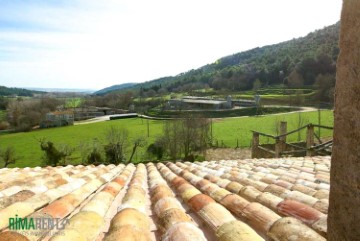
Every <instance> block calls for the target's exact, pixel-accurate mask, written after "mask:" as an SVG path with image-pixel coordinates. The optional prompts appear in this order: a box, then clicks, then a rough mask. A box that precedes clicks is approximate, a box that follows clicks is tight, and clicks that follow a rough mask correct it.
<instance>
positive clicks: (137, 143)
mask: <svg viewBox="0 0 360 241" xmlns="http://www.w3.org/2000/svg"><path fill="white" fill-rule="evenodd" d="M145 144H146V141H145V138H144V137H138V138H135V139H134V141H133V149H132V152H131V155H130V158H129V162H131V161H132V159H133V157H134V154H135V152H136V149H137V148H138V147H144V146H145Z"/></svg>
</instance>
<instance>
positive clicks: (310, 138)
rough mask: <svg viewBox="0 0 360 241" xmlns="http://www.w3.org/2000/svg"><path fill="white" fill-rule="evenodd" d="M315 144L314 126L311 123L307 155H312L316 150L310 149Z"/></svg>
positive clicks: (307, 136) (307, 140)
mask: <svg viewBox="0 0 360 241" xmlns="http://www.w3.org/2000/svg"><path fill="white" fill-rule="evenodd" d="M313 145H314V126H313V125H312V124H309V125H308V126H307V132H306V155H307V156H312V155H313V154H314V151H312V150H310V148H311V147H312V146H313Z"/></svg>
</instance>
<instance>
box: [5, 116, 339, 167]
mask: <svg viewBox="0 0 360 241" xmlns="http://www.w3.org/2000/svg"><path fill="white" fill-rule="evenodd" d="M301 116H302V119H303V120H304V121H303V124H306V123H310V122H312V123H318V113H317V112H316V111H315V112H304V113H301ZM298 117H299V114H298V113H293V114H279V115H271V116H263V117H243V118H225V119H214V120H213V137H214V139H216V140H218V142H219V144H221V142H223V143H224V144H225V145H226V146H228V147H236V143H237V140H238V141H239V145H240V146H243V147H248V146H250V142H251V138H252V133H251V130H257V131H260V132H264V133H268V134H276V133H275V132H276V131H275V128H274V125H275V123H277V122H279V121H288V131H290V130H293V129H296V128H297V123H298ZM147 122H148V120H143V119H139V118H134V119H124V120H115V121H107V122H98V123H93V124H86V125H76V126H68V127H60V128H52V129H43V130H37V131H32V132H28V133H14V134H2V135H0V148H3V147H6V146H13V147H14V148H15V150H16V153H17V156H18V157H19V158H20V159H19V160H18V161H17V163H16V165H15V166H18V167H26V166H30V167H34V166H38V165H41V156H42V152H41V150H40V144H39V142H38V140H39V139H41V138H47V139H48V140H51V141H53V142H54V143H55V145H59V144H65V143H66V144H68V145H70V146H72V147H78V146H79V144H80V143H82V142H90V143H91V142H93V141H94V138H96V139H97V140H98V141H99V142H100V143H104V139H105V133H106V130H107V129H109V127H110V126H117V127H123V128H126V129H127V130H128V131H129V139H131V138H135V137H139V136H143V137H145V138H146V140H147V145H149V144H151V143H152V142H153V140H154V139H155V138H156V137H157V136H158V135H160V134H161V132H162V126H163V121H155V120H149V130H150V131H149V134H150V135H149V137H147ZM321 124H322V125H328V126H333V112H332V111H322V112H321ZM316 131H317V130H316ZM331 135H332V132H331V131H325V130H322V132H321V136H322V137H324V136H331ZM296 138H297V135H291V136H289V140H290V141H291V140H296ZM302 138H305V132H303V133H302ZM261 141H262V142H266V141H267V140H266V139H265V140H261ZM131 148H132V146H131V144H130V145H129V146H128V155H127V156H129V154H130V153H129V152H130V149H131ZM145 149H146V148H142V149H139V152H137V155H136V156H135V161H140V160H141V159H142V157H143V154H144V152H145ZM73 158H74V161H73V163H74V164H76V163H79V162H80V152H79V150H76V151H75V152H74V154H73ZM224 158H225V157H224Z"/></svg>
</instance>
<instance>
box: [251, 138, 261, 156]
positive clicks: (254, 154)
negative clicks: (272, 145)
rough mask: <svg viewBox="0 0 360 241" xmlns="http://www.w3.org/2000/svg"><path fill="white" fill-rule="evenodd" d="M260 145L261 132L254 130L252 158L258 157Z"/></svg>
mask: <svg viewBox="0 0 360 241" xmlns="http://www.w3.org/2000/svg"><path fill="white" fill-rule="evenodd" d="M258 146H259V133H257V132H253V138H252V145H251V158H256V156H257V147H258Z"/></svg>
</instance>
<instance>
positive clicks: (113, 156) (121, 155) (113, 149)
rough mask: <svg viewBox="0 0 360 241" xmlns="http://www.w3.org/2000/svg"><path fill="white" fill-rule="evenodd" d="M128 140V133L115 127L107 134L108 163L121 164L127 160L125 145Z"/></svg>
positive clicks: (106, 152)
mask: <svg viewBox="0 0 360 241" xmlns="http://www.w3.org/2000/svg"><path fill="white" fill-rule="evenodd" d="M127 138H128V131H127V130H125V129H119V128H116V127H114V126H112V127H110V128H109V129H108V131H107V132H106V139H107V140H108V143H107V144H106V145H105V146H104V150H105V156H106V161H107V162H108V163H113V164H119V163H121V162H122V161H123V160H124V159H125V144H126V140H127Z"/></svg>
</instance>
